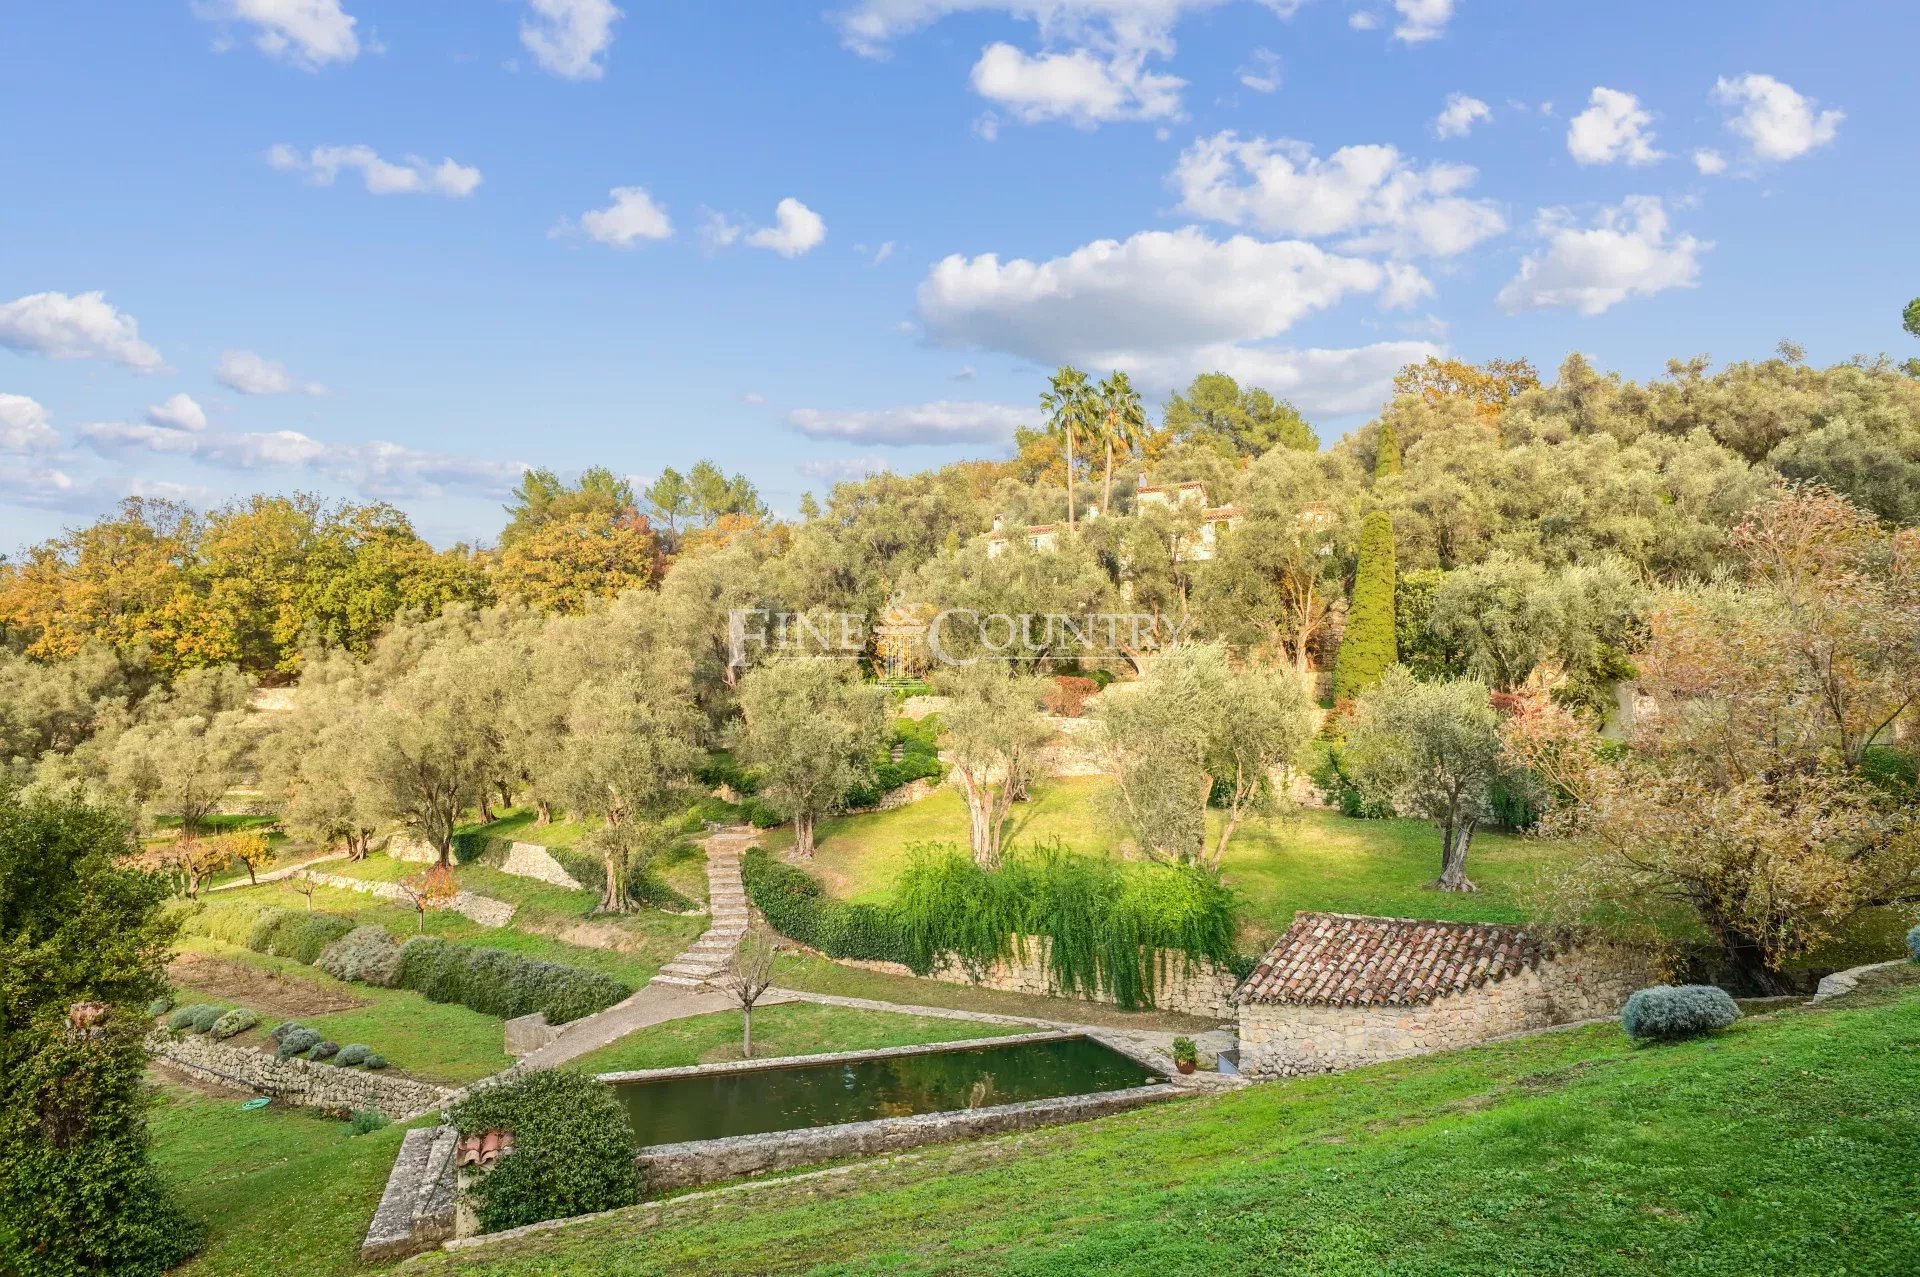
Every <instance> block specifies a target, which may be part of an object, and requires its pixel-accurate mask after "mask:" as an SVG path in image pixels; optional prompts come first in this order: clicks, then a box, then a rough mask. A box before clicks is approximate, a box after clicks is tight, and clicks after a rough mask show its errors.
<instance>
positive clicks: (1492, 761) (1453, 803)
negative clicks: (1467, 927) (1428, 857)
mask: <svg viewBox="0 0 1920 1277" xmlns="http://www.w3.org/2000/svg"><path fill="white" fill-rule="evenodd" d="M1343 763H1344V766H1345V767H1346V768H1347V770H1348V774H1349V775H1351V776H1352V778H1353V782H1354V784H1355V785H1356V786H1358V788H1359V789H1360V792H1361V793H1363V794H1365V795H1366V796H1367V797H1369V798H1371V799H1373V800H1374V801H1376V802H1379V803H1382V804H1384V805H1386V806H1388V807H1391V808H1392V809H1393V810H1394V811H1396V812H1398V813H1399V814H1400V815H1402V816H1416V817H1421V818H1424V819H1427V820H1431V821H1432V822H1433V823H1434V824H1435V826H1437V827H1438V829H1439V832H1440V876H1439V877H1438V878H1437V879H1435V880H1434V881H1433V882H1432V883H1431V884H1429V885H1430V886H1432V887H1435V888H1437V889H1438V890H1441V891H1476V890H1478V888H1476V887H1475V886H1474V885H1473V882H1472V881H1471V880H1470V879H1469V878H1468V877H1467V853H1468V851H1469V850H1471V848H1472V846H1473V834H1474V830H1475V829H1476V828H1478V827H1479V824H1480V822H1481V821H1483V820H1485V819H1486V818H1487V816H1488V815H1489V814H1491V811H1492V790H1493V786H1494V783H1495V782H1496V781H1497V780H1499V779H1500V777H1501V775H1502V774H1503V771H1504V763H1503V761H1502V753H1501V747H1500V721H1499V717H1498V715H1496V714H1495V712H1494V709H1493V704H1492V698H1491V697H1490V695H1489V693H1488V691H1487V687H1486V684H1484V683H1481V682H1479V681H1478V680H1476V679H1454V680H1450V681H1447V682H1439V683H1422V682H1418V681H1416V680H1415V679H1414V677H1413V675H1411V674H1409V673H1408V672H1407V671H1406V669H1405V668H1403V667H1401V666H1398V665H1396V666H1394V667H1393V668H1392V669H1390V670H1388V671H1387V674H1386V677H1385V678H1383V679H1381V681H1380V682H1379V684H1378V685H1377V686H1375V687H1374V688H1373V690H1371V691H1369V692H1368V693H1366V694H1365V695H1364V696H1362V697H1361V698H1360V699H1359V700H1358V701H1357V702H1356V703H1355V705H1354V710H1353V717H1352V719H1351V720H1350V722H1349V724H1348V726H1347V737H1346V745H1345V750H1344V753H1343Z"/></svg>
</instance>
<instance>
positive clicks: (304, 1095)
mask: <svg viewBox="0 0 1920 1277" xmlns="http://www.w3.org/2000/svg"><path fill="white" fill-rule="evenodd" d="M147 1052H148V1054H150V1055H152V1056H154V1057H155V1058H157V1059H161V1060H165V1061H166V1062H167V1063H168V1064H171V1065H173V1066H174V1067H175V1068H178V1069H182V1070H184V1071H185V1072H187V1073H190V1074H192V1075H193V1076H195V1077H197V1078H200V1079H202V1080H203V1081H208V1082H217V1083H222V1084H225V1085H227V1086H238V1087H241V1088H244V1089H246V1090H251V1091H259V1092H261V1093H262V1094H265V1095H270V1096H272V1097H273V1098H275V1099H277V1100H285V1101H287V1102H288V1103H290V1104H300V1105H305V1106H307V1107H311V1108H341V1109H372V1110H375V1111H377V1112H380V1113H384V1114H386V1115H387V1116H388V1117H389V1118H392V1119H393V1120H394V1121H396V1122H401V1121H406V1120H408V1119H410V1118H415V1117H418V1116H420V1114H422V1113H430V1112H432V1111H433V1110H434V1109H437V1108H439V1107H440V1106H441V1105H443V1104H445V1103H447V1097H448V1096H450V1095H451V1094H452V1092H451V1091H449V1090H447V1089H445V1088H444V1087H438V1086H434V1085H433V1084H432V1083H430V1082H419V1081H415V1080H414V1079H413V1078H406V1077H396V1076H393V1075H392V1074H388V1073H377V1072H376V1073H370V1072H367V1071H366V1070H363V1069H346V1068H339V1067H337V1066H335V1065H332V1064H322V1063H317V1062H315V1061H312V1060H280V1059H275V1058H274V1057H273V1056H271V1055H269V1054H267V1053H266V1052H265V1051H256V1050H254V1049H253V1048H251V1047H244V1046H233V1045H231V1044H229V1043H225V1042H215V1041H212V1040H211V1039H209V1038H206V1037H204V1036H201V1035H198V1034H184V1035H182V1036H180V1037H177V1038H176V1037H174V1036H173V1035H172V1034H170V1033H167V1032H166V1031H165V1030H155V1031H154V1033H153V1034H152V1036H150V1037H149V1038H148V1039H147Z"/></svg>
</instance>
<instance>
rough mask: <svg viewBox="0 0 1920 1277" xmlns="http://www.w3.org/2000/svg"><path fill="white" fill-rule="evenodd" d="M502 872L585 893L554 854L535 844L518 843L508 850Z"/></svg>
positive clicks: (503, 861) (501, 866)
mask: <svg viewBox="0 0 1920 1277" xmlns="http://www.w3.org/2000/svg"><path fill="white" fill-rule="evenodd" d="M500 872H501V873H503V874H512V875H513V876H514V877H516V878H532V879H534V880H535V881H536V882H544V883H547V884H549V885H551V886H555V887H565V888H567V889H568V890H570V891H583V890H585V888H584V887H583V886H582V885H581V883H580V881H579V880H578V879H577V878H575V877H574V876H573V875H572V874H570V873H568V872H567V867H566V866H565V865H563V864H561V863H560V862H559V861H558V860H555V859H554V858H553V853H552V852H550V851H548V850H547V849H546V848H545V847H542V846H541V845H540V844H539V843H534V842H517V843H514V844H512V845H511V846H509V847H508V848H507V854H506V858H505V859H503V860H502V861H501V862H500Z"/></svg>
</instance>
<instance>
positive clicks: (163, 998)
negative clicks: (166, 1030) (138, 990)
mask: <svg viewBox="0 0 1920 1277" xmlns="http://www.w3.org/2000/svg"><path fill="white" fill-rule="evenodd" d="M171 1010H173V995H172V994H171V993H163V994H161V995H160V996H159V997H157V998H155V999H154V1000H153V1001H151V1002H149V1003H147V1018H148V1019H149V1020H158V1019H159V1018H160V1017H161V1016H163V1015H165V1014H166V1013H167V1012H169V1011H171Z"/></svg>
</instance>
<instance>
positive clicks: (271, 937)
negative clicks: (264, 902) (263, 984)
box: [253, 910, 353, 966]
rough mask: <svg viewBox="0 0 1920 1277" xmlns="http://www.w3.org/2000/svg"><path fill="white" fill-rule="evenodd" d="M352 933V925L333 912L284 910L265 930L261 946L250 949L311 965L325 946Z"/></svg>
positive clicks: (324, 950)
mask: <svg viewBox="0 0 1920 1277" xmlns="http://www.w3.org/2000/svg"><path fill="white" fill-rule="evenodd" d="M352 930H353V923H352V922H350V921H349V920H348V919H346V918H343V917H341V916H340V915H339V914H333V913H308V912H306V911H305V910H283V911H281V914H280V916H279V917H278V918H276V919H274V920H273V921H272V923H271V924H270V925H269V926H268V927H266V929H265V931H264V934H263V936H262V943H261V944H258V945H255V946H253V947H254V948H255V949H257V950H259V951H260V952H261V953H266V954H271V955H272V956H274V957H276V958H292V959H293V960H294V961H295V962H300V963H304V964H306V965H307V966H312V965H313V964H314V963H315V962H316V961H317V960H318V959H319V957H320V955H321V954H322V953H324V952H326V949H327V946H328V945H330V944H332V943H333V942H334V941H336V940H338V939H340V938H341V937H343V936H345V935H346V934H347V933H348V932H350V931H352Z"/></svg>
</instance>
